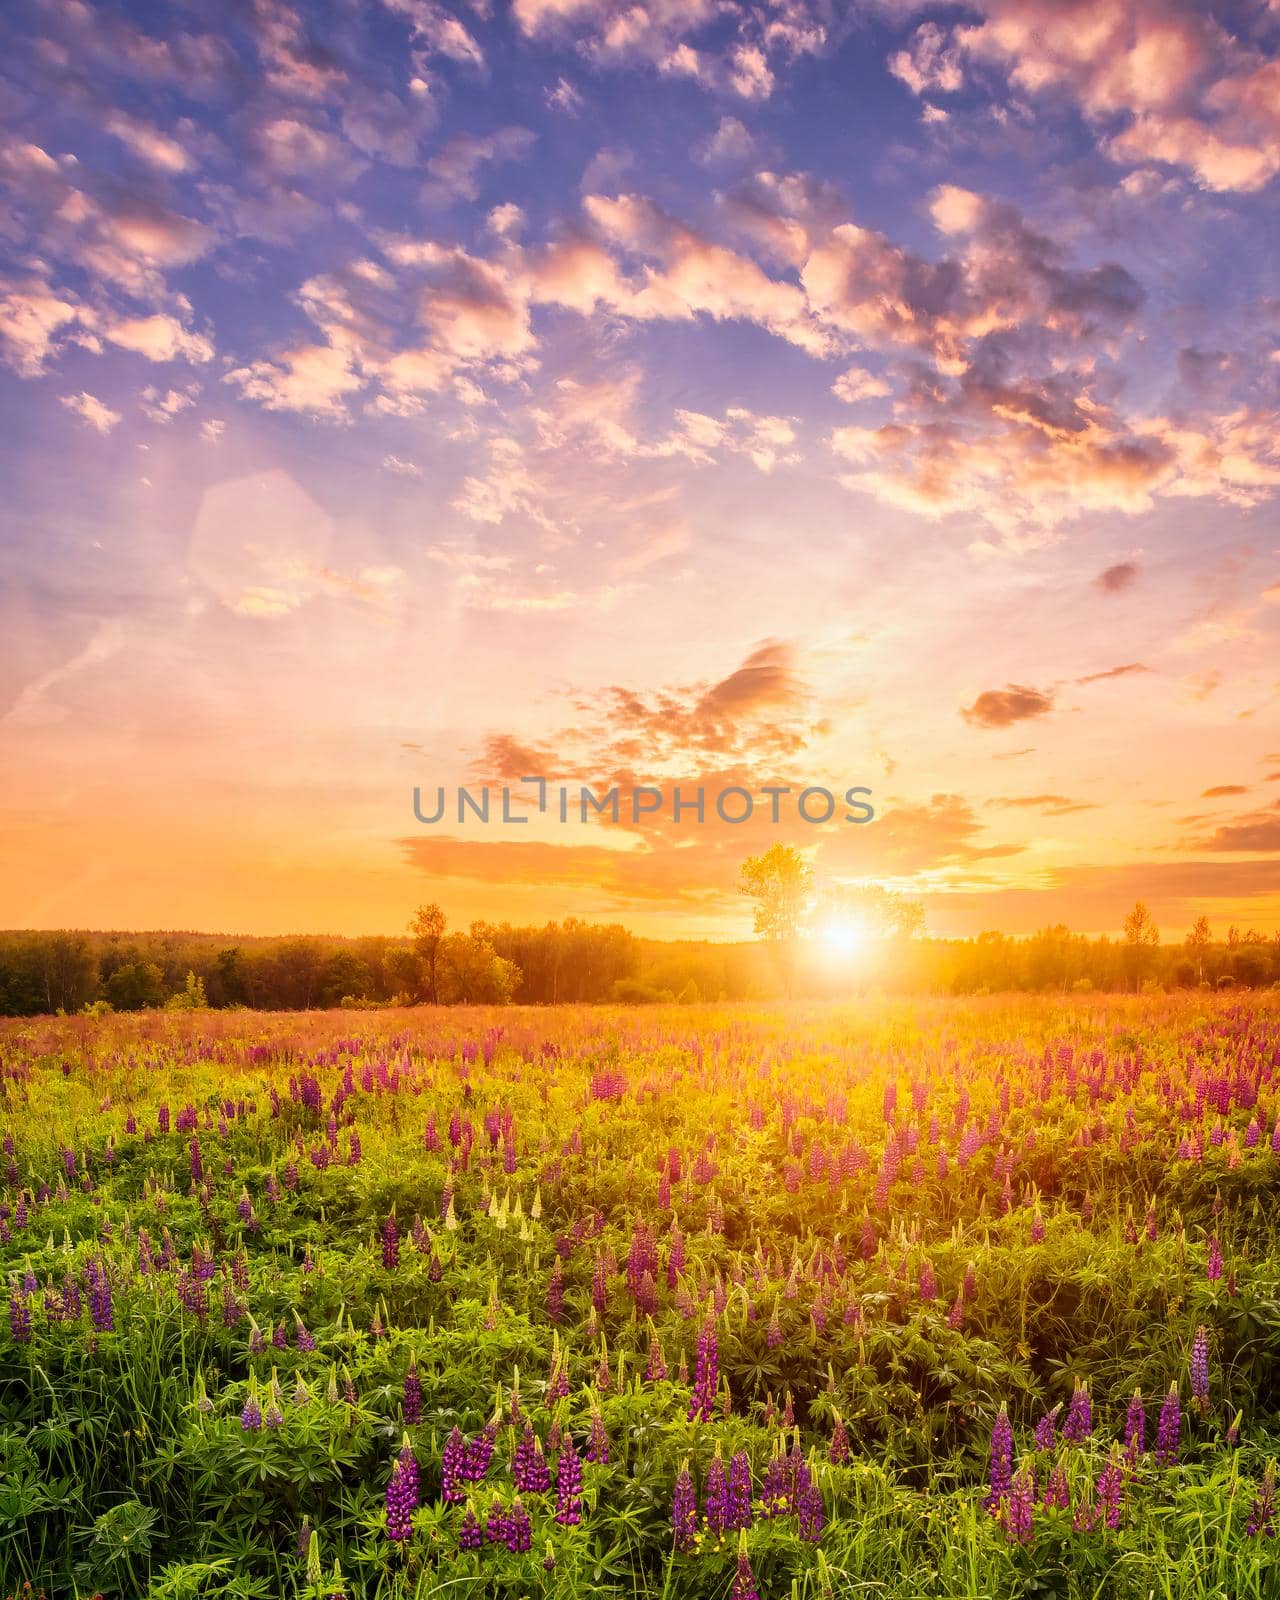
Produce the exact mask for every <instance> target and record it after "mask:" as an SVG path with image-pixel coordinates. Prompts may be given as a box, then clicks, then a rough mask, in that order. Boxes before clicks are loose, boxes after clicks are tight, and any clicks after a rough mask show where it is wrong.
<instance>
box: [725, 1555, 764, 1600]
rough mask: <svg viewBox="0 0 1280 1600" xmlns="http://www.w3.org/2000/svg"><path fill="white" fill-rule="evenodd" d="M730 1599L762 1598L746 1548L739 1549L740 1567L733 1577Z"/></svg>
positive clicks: (752, 1599)
mask: <svg viewBox="0 0 1280 1600" xmlns="http://www.w3.org/2000/svg"><path fill="white" fill-rule="evenodd" d="M729 1600H760V1591H759V1589H757V1588H756V1575H755V1573H754V1572H752V1570H751V1558H750V1556H748V1555H747V1552H746V1550H745V1548H744V1549H740V1550H739V1551H738V1567H737V1571H736V1572H735V1573H734V1577H733V1588H732V1589H731V1590H730V1591H729Z"/></svg>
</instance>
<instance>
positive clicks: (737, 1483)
mask: <svg viewBox="0 0 1280 1600" xmlns="http://www.w3.org/2000/svg"><path fill="white" fill-rule="evenodd" d="M728 1489H729V1495H728V1515H727V1517H726V1519H725V1527H726V1528H727V1529H728V1530H729V1531H730V1532H733V1533H737V1532H739V1531H740V1530H741V1529H743V1528H749V1527H750V1526H751V1462H750V1460H749V1459H748V1457H747V1453H746V1451H745V1450H739V1451H737V1452H736V1453H735V1454H734V1455H733V1456H731V1457H730V1459H729V1476H728Z"/></svg>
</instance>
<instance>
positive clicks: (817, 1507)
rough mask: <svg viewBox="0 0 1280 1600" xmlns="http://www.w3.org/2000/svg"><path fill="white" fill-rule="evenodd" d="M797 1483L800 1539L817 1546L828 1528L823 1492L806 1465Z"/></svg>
mask: <svg viewBox="0 0 1280 1600" xmlns="http://www.w3.org/2000/svg"><path fill="white" fill-rule="evenodd" d="M796 1477H797V1483H796V1525H797V1531H798V1532H799V1534H800V1537H801V1538H802V1539H803V1540H805V1541H806V1543H808V1544H817V1542H818V1540H819V1539H821V1537H822V1530H823V1528H824V1527H825V1526H826V1521H827V1513H826V1507H825V1506H824V1505H823V1503H822V1490H821V1489H820V1488H819V1487H818V1484H817V1481H816V1479H815V1478H814V1476H813V1474H812V1473H811V1472H810V1470H809V1468H808V1465H807V1464H806V1463H803V1462H802V1463H801V1464H800V1468H799V1470H798V1472H797V1475H796Z"/></svg>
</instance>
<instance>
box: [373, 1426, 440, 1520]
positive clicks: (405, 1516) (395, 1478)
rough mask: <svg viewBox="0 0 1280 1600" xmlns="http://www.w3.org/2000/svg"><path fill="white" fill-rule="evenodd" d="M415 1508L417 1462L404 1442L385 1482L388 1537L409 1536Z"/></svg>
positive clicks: (416, 1500) (416, 1501)
mask: <svg viewBox="0 0 1280 1600" xmlns="http://www.w3.org/2000/svg"><path fill="white" fill-rule="evenodd" d="M454 1431H455V1432H456V1431H457V1430H456V1429H455V1430H454ZM446 1498H447V1497H446ZM417 1508H418V1462H417V1458H416V1457H415V1456H414V1453H413V1451H412V1450H411V1449H410V1448H409V1445H408V1443H407V1442H406V1444H405V1446H404V1448H403V1449H402V1450H401V1452H400V1454H399V1455H398V1456H397V1457H396V1463H395V1466H394V1467H392V1469H391V1477H390V1480H389V1481H388V1483H387V1538H388V1539H391V1540H393V1541H395V1542H399V1541H401V1540H403V1539H408V1538H409V1537H410V1536H411V1534H412V1533H413V1527H412V1523H411V1521H410V1518H411V1517H412V1515H413V1513H414V1512H415V1511H416V1510H417Z"/></svg>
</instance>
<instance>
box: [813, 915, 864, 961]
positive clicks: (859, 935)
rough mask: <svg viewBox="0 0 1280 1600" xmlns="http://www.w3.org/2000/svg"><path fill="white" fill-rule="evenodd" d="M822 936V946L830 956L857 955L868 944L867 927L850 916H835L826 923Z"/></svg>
mask: <svg viewBox="0 0 1280 1600" xmlns="http://www.w3.org/2000/svg"><path fill="white" fill-rule="evenodd" d="M820 937H821V939H822V947H823V949H824V950H825V951H826V953H827V954H828V955H829V956H840V957H849V956H856V955H859V954H861V952H862V951H863V950H864V949H865V948H866V945H867V930H866V927H865V926H864V925H863V924H862V923H861V922H855V921H853V920H852V919H851V918H849V917H833V918H832V920H831V921H830V922H827V923H824V924H823V926H822V929H821V932H820Z"/></svg>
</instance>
